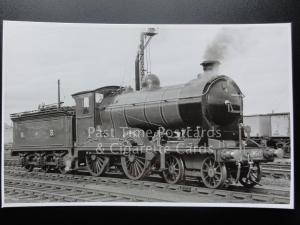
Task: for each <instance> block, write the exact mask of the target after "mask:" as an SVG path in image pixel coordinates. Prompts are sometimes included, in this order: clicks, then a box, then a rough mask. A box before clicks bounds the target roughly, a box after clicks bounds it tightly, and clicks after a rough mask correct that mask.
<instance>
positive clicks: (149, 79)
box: [142, 74, 160, 89]
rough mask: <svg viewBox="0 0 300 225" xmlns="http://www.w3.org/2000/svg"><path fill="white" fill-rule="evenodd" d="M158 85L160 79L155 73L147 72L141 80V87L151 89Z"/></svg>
mask: <svg viewBox="0 0 300 225" xmlns="http://www.w3.org/2000/svg"><path fill="white" fill-rule="evenodd" d="M159 87H160V81H159V78H158V76H156V75H155V74H148V75H147V76H145V77H144V78H143V80H142V88H147V89H153V88H159Z"/></svg>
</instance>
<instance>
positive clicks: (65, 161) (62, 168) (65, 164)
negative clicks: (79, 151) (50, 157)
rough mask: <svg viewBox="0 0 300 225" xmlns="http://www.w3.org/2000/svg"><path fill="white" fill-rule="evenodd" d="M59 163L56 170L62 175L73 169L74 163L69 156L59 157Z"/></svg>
mask: <svg viewBox="0 0 300 225" xmlns="http://www.w3.org/2000/svg"><path fill="white" fill-rule="evenodd" d="M57 160H58V162H57V166H56V168H57V169H58V171H59V172H60V173H61V174H66V173H68V172H69V171H70V169H71V164H72V161H71V159H70V158H68V157H67V156H62V155H61V156H58V159H57Z"/></svg>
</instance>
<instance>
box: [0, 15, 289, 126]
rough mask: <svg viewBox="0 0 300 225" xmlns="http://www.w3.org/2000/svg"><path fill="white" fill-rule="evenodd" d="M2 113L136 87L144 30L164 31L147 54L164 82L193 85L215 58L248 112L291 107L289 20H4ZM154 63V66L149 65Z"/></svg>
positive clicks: (7, 120)
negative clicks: (93, 92)
mask: <svg viewBox="0 0 300 225" xmlns="http://www.w3.org/2000/svg"><path fill="white" fill-rule="evenodd" d="M3 24H4V25H3V27H4V28H3V64H2V65H3V71H2V72H3V73H2V74H3V86H4V87H3V92H4V93H3V98H4V99H3V100H4V104H3V105H2V107H3V109H4V110H3V112H4V113H3V116H4V120H5V122H6V123H8V124H11V121H10V118H9V114H11V113H16V112H22V111H26V110H34V109H37V107H38V105H39V104H41V103H43V102H44V103H46V104H51V103H56V102H57V80H58V79H60V82H61V98H62V101H64V105H74V100H73V99H72V97H71V95H72V94H73V93H76V92H79V91H84V90H91V89H96V88H99V87H102V86H106V85H123V86H125V85H131V86H132V87H134V60H135V57H136V53H137V48H138V44H139V39H140V33H141V32H143V31H145V30H146V29H147V28H149V27H154V28H156V29H157V32H158V34H157V35H156V36H154V37H153V39H152V40H151V42H150V46H149V48H148V50H147V52H146V54H147V60H146V61H147V66H146V68H148V70H149V72H150V71H151V73H154V74H156V75H158V76H159V78H160V83H161V86H168V85H174V84H182V83H187V82H188V81H190V80H192V79H194V78H196V77H197V74H199V73H201V72H202V67H201V66H200V63H201V62H202V61H203V60H205V59H207V58H208V57H210V59H211V57H215V59H218V60H220V61H221V65H220V73H221V74H224V75H227V76H229V77H231V78H232V79H233V80H234V81H235V82H236V83H237V84H238V85H239V87H240V89H241V91H242V92H243V94H244V95H245V98H244V114H245V115H249V114H263V113H271V112H272V111H273V112H289V111H290V108H291V107H290V102H291V96H290V93H291V76H292V74H291V63H292V61H291V36H290V35H291V34H290V32H291V31H290V30H291V29H290V24H265V25H109V24H70V23H69V24H67V23H42V22H18V21H4V23H3ZM150 65H151V66H150Z"/></svg>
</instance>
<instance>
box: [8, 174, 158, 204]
mask: <svg viewBox="0 0 300 225" xmlns="http://www.w3.org/2000/svg"><path fill="white" fill-rule="evenodd" d="M4 186H5V197H6V198H7V199H8V200H7V202H10V203H12V202H116V201H117V202H144V201H147V202H156V201H158V200H159V199H156V198H149V197H139V196H136V195H130V194H121V193H114V192H111V191H104V190H95V189H90V188H85V187H78V186H77V185H65V184H64V185H61V184H57V183H50V182H38V181H33V180H23V179H16V178H12V177H9V178H5V180H4Z"/></svg>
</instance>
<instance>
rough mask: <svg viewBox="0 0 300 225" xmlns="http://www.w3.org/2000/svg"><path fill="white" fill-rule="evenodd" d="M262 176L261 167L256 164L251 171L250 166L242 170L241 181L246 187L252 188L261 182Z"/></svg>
mask: <svg viewBox="0 0 300 225" xmlns="http://www.w3.org/2000/svg"><path fill="white" fill-rule="evenodd" d="M261 176H262V173H261V166H260V164H259V163H258V162H255V163H254V164H253V167H252V169H251V170H250V171H249V166H248V167H246V168H243V169H242V172H241V175H240V179H239V181H240V183H241V184H242V185H243V186H244V187H247V188H252V187H254V186H255V185H257V184H258V183H259V182H260V180H261Z"/></svg>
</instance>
